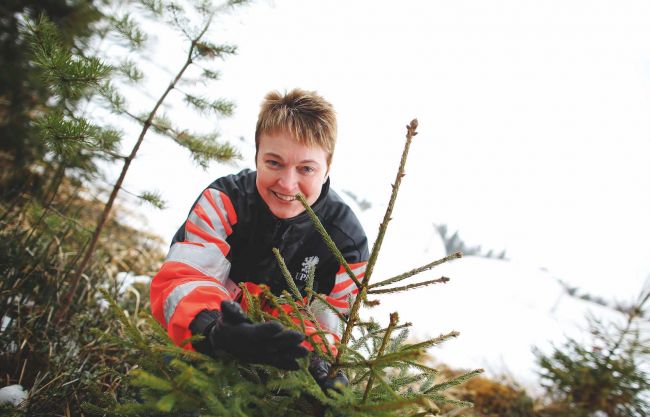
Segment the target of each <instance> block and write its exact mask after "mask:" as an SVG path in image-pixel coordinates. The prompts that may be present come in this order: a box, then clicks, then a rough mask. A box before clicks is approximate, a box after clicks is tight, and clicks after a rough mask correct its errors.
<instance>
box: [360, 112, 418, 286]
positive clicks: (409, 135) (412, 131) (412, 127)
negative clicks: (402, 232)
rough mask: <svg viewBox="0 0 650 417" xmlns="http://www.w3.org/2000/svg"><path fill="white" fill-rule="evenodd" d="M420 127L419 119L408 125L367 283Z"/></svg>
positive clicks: (369, 266) (367, 272) (365, 279)
mask: <svg viewBox="0 0 650 417" xmlns="http://www.w3.org/2000/svg"><path fill="white" fill-rule="evenodd" d="M417 127H418V120H417V119H413V120H411V123H409V125H408V126H406V143H405V144H404V150H403V151H402V158H401V159H400V163H399V169H398V170H397V175H396V176H395V182H394V183H393V186H392V187H393V192H392V193H391V195H390V200H389V201H388V207H386V213H385V214H384V220H383V221H382V222H381V224H380V225H379V233H378V234H377V239H376V240H375V243H374V245H373V246H372V252H371V253H370V259H369V260H368V265H367V266H366V275H365V276H364V278H363V280H364V282H365V283H368V282H369V281H370V277H371V276H372V271H373V269H374V267H375V263H376V262H377V256H378V255H379V250H380V249H381V245H382V243H383V241H384V235H385V234H386V229H387V228H388V222H390V219H391V215H392V214H393V208H394V207H395V200H396V199H397V193H398V191H399V187H400V184H401V183H402V178H403V177H404V175H405V174H404V167H405V166H406V158H407V156H408V153H409V148H410V147H411V141H412V140H413V137H414V136H415V135H417V134H418V133H417V132H416V129H417Z"/></svg>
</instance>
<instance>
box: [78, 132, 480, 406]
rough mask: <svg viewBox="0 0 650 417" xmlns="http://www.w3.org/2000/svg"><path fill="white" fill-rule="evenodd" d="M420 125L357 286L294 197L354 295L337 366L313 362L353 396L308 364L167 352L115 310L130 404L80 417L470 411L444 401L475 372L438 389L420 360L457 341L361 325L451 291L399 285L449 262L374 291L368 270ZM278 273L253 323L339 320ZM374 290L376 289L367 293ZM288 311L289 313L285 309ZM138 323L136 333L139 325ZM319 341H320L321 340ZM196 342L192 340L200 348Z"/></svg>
mask: <svg viewBox="0 0 650 417" xmlns="http://www.w3.org/2000/svg"><path fill="white" fill-rule="evenodd" d="M416 128H417V121H416V120H413V121H412V122H411V123H410V124H409V125H408V126H407V135H406V144H405V146H404V151H403V154H402V158H401V161H400V165H399V169H398V172H397V176H396V178H395V182H394V184H393V186H392V193H391V196H390V200H389V203H388V208H387V210H386V213H385V215H384V219H383V222H382V223H381V225H380V228H379V233H378V236H377V239H376V241H375V244H374V246H373V249H372V252H371V255H370V259H369V262H368V265H367V268H366V274H365V276H364V278H363V279H362V281H361V282H359V281H358V280H357V278H356V277H355V276H354V274H353V273H352V271H351V270H350V268H349V266H348V265H347V263H346V261H345V259H343V257H342V256H341V254H340V252H339V250H338V249H337V248H336V246H335V245H334V243H333V242H332V240H331V238H330V237H329V235H328V234H327V232H326V231H325V229H324V228H323V226H322V225H321V224H320V221H319V219H318V218H317V216H316V215H315V214H314V212H313V211H312V210H311V208H310V207H309V205H308V204H307V202H306V201H305V199H304V198H303V196H302V195H300V194H298V195H297V198H299V199H300V201H301V202H302V204H303V206H304V207H305V209H306V210H307V212H308V213H309V215H310V217H311V219H312V221H313V223H314V227H316V228H317V230H318V231H319V232H320V234H321V235H322V237H323V239H324V240H325V242H326V243H327V245H328V247H329V248H330V250H331V251H332V252H333V253H334V255H335V256H336V257H337V258H338V259H339V261H340V263H341V264H342V265H344V267H345V268H346V269H347V271H348V274H349V276H350V277H351V278H352V279H353V280H354V281H355V282H356V283H357V285H358V287H359V288H360V291H359V294H358V296H357V297H356V298H355V299H354V301H353V304H352V307H351V311H350V314H349V316H348V317H341V318H342V319H343V322H344V323H345V328H344V329H342V330H343V337H342V339H341V342H340V345H339V349H338V354H337V355H336V356H333V355H332V353H331V352H330V351H328V349H329V348H328V347H327V346H325V347H322V346H321V345H320V344H319V343H317V340H312V345H313V346H315V349H316V350H317V351H318V354H319V355H322V356H324V357H325V358H327V359H328V360H329V361H330V362H331V363H333V364H334V366H333V367H332V370H331V372H332V373H335V372H337V370H339V369H342V370H344V372H346V373H347V375H348V377H349V379H350V386H349V387H347V388H343V389H341V391H340V392H335V391H332V390H329V391H328V392H327V393H324V392H322V390H321V388H320V387H319V386H318V384H317V383H316V381H315V380H314V379H313V378H312V376H311V375H310V373H309V371H308V369H307V359H303V360H301V361H302V369H300V370H298V371H294V372H286V371H280V370H277V369H275V368H273V367H269V366H265V365H250V364H245V363H240V362H237V361H236V360H235V359H234V358H232V357H227V355H226V354H224V356H223V357H222V358H219V359H217V360H215V359H212V358H210V357H207V356H204V355H202V354H199V353H196V352H191V351H187V350H183V349H181V348H179V347H177V346H175V345H173V344H172V343H171V341H170V340H169V339H168V337H167V336H166V333H165V331H164V330H163V329H162V328H161V327H160V325H158V324H157V323H156V322H155V320H153V319H152V318H151V317H147V320H146V324H143V323H142V322H141V321H140V322H138V321H137V318H135V317H131V318H129V317H128V316H127V315H125V314H124V313H123V312H122V311H121V309H120V307H119V306H118V305H117V304H115V303H114V302H111V305H112V309H113V312H114V314H115V315H116V317H117V318H118V319H119V320H120V321H121V323H122V326H123V335H120V336H106V339H105V340H112V341H113V342H114V343H118V342H120V341H122V343H124V342H123V340H128V345H129V348H130V349H131V352H132V354H133V359H132V360H133V361H135V362H137V368H134V369H133V370H132V371H131V376H132V379H131V384H132V387H133V390H132V391H131V395H133V396H134V397H135V398H133V399H132V400H131V401H125V399H124V398H122V399H115V398H108V397H107V398H106V402H105V403H104V404H103V405H102V406H93V405H87V407H86V410H87V411H89V412H93V413H94V414H96V415H104V414H106V413H108V414H109V415H115V416H118V415H132V416H136V415H192V416H199V415H200V416H241V417H244V416H350V417H353V416H354V417H357V416H359V417H360V416H425V415H436V414H438V413H439V411H440V409H439V405H442V404H445V405H448V404H452V405H455V406H457V407H468V406H471V403H467V402H463V401H457V400H454V399H452V398H450V397H449V396H448V395H446V393H445V392H446V391H447V390H448V389H449V388H451V387H454V386H457V385H459V384H461V383H463V382H464V381H467V380H468V379H470V378H472V377H473V376H475V375H477V374H479V373H480V372H482V370H480V369H479V370H474V371H471V372H466V373H464V374H462V375H459V376H456V377H453V378H451V379H447V380H440V378H439V375H438V372H437V371H436V369H433V368H430V367H428V366H425V365H423V364H422V363H421V362H422V359H423V358H424V356H425V352H426V349H427V348H428V347H431V346H434V345H437V344H440V343H442V342H444V341H446V340H448V339H450V338H453V337H456V336H458V333H457V332H455V331H453V332H450V333H447V334H442V335H440V336H438V337H436V338H433V339H430V340H425V341H423V342H419V343H409V342H407V339H408V335H409V326H410V323H400V321H399V316H398V313H397V312H395V313H392V314H391V315H390V320H389V324H388V326H387V327H381V326H380V325H379V324H378V323H377V322H375V321H374V320H371V321H369V322H363V321H361V320H360V318H359V310H360V308H361V306H362V305H363V304H366V305H373V304H376V301H372V300H369V299H368V296H370V295H372V294H379V293H390V292H397V291H406V290H414V289H416V288H419V287H423V286H426V285H430V284H435V283H442V282H447V281H448V278H446V277H441V278H439V279H435V280H429V281H423V282H416V283H412V284H408V285H400V286H398V285H397V284H398V283H400V282H402V281H405V280H407V279H409V278H411V277H413V276H414V275H416V274H418V273H420V272H423V271H427V270H430V269H431V268H433V267H435V266H436V265H440V264H442V263H444V262H447V261H450V260H452V259H456V258H459V257H460V256H461V254H460V253H454V254H452V255H450V256H447V257H445V258H442V259H439V260H436V261H434V262H431V263H429V264H427V265H424V266H421V267H419V268H415V269H413V270H411V271H408V272H405V273H403V274H400V275H398V276H395V277H392V278H388V279H384V280H380V281H374V282H372V276H373V268H374V266H375V263H376V261H377V259H378V256H379V251H380V248H381V245H382V242H383V239H384V235H385V233H386V229H387V227H388V223H389V221H390V219H391V216H392V211H393V207H394V204H395V200H396V198H397V193H398V190H399V187H400V183H401V180H402V178H403V177H404V169H405V163H406V157H407V155H408V151H409V148H410V145H411V141H412V139H413V138H414V137H415V135H416V134H417V132H416ZM274 253H275V255H276V257H277V260H278V263H279V265H280V267H281V268H282V269H283V271H284V275H285V278H286V280H287V284H288V287H289V288H290V289H291V291H289V292H286V291H285V293H284V294H282V295H281V296H279V297H278V296H275V295H273V294H271V293H270V291H269V290H268V289H265V291H264V292H263V293H262V295H261V296H256V297H253V296H251V294H250V293H247V292H246V290H245V287H244V286H242V289H243V290H244V294H245V295H244V296H245V297H246V298H247V303H248V305H249V306H250V307H249V315H250V317H251V319H252V320H254V321H258V322H259V321H265V320H279V321H281V322H282V323H283V324H284V325H285V326H287V327H290V328H293V329H296V330H299V331H300V330H301V329H302V327H303V326H304V323H305V321H307V320H309V321H311V322H313V323H315V324H317V323H318V322H317V320H315V318H314V312H315V310H316V309H320V308H328V309H331V310H332V312H333V314H337V315H340V313H338V312H337V310H336V309H335V308H334V307H333V306H331V305H330V304H329V303H328V302H327V300H325V298H323V297H322V296H321V295H319V294H316V293H314V292H313V291H312V289H311V288H312V284H313V280H314V274H315V270H313V269H312V270H311V271H310V273H309V277H308V278H307V282H308V284H307V296H306V297H303V296H302V295H301V293H300V291H299V290H298V288H297V286H296V285H295V283H294V282H293V279H292V277H291V276H290V274H289V272H288V271H287V269H286V267H285V266H284V260H283V259H282V254H280V253H279V251H277V250H274ZM371 282H372V283H371ZM261 303H270V304H271V305H272V306H276V307H278V310H279V312H280V315H279V317H277V318H276V317H271V316H269V315H268V314H266V313H265V312H263V311H262V309H261V308H260V305H261ZM287 304H288V305H289V306H290V307H291V308H287V309H286V310H288V311H289V313H286V312H285V311H286V310H284V309H282V308H281V306H282V305H287ZM138 323H140V324H138ZM318 334H320V336H322V338H323V339H324V335H323V334H322V331H321V332H317V333H316V334H314V335H312V336H311V337H316V336H317V335H318ZM197 337H200V336H195V337H194V338H193V339H196V338H197Z"/></svg>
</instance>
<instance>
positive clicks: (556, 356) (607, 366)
mask: <svg viewBox="0 0 650 417" xmlns="http://www.w3.org/2000/svg"><path fill="white" fill-rule="evenodd" d="M649 298H650V291H649V290H645V291H644V292H643V293H642V295H641V296H640V298H639V300H638V302H637V303H635V304H634V305H633V306H631V307H628V308H620V311H621V312H622V313H624V315H625V320H624V322H623V324H622V325H621V324H617V323H604V322H602V321H600V320H596V319H595V318H591V319H590V320H589V332H590V334H591V340H590V342H589V343H586V344H585V343H581V342H580V341H577V340H575V339H569V340H567V341H566V342H565V343H564V344H563V345H562V346H560V347H556V348H554V349H553V352H552V353H551V354H550V355H548V356H547V355H545V354H543V353H541V352H539V351H538V352H537V353H536V355H537V360H538V363H539V365H540V367H541V377H542V379H543V381H544V382H543V386H544V388H545V389H546V391H547V392H548V394H549V395H550V397H551V399H552V403H551V404H550V405H549V406H548V407H547V408H546V409H545V411H544V415H547V416H559V415H561V416H569V417H588V416H592V415H594V413H604V415H607V416H609V417H623V416H626V417H641V416H647V415H648V414H649V413H650V402H649V399H648V398H649V397H648V395H649V394H650V375H649V374H648V369H647V366H644V363H645V364H646V365H647V363H648V359H649V358H650V338H649V337H648V333H647V332H648V323H649V316H648V310H647V302H648V299H649Z"/></svg>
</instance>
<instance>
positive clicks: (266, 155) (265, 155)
mask: <svg viewBox="0 0 650 417" xmlns="http://www.w3.org/2000/svg"><path fill="white" fill-rule="evenodd" d="M264 157H265V158H268V157H271V158H275V159H279V160H281V161H282V160H283V159H282V157H281V156H280V155H278V154H277V153H274V152H266V153H265V154H264Z"/></svg>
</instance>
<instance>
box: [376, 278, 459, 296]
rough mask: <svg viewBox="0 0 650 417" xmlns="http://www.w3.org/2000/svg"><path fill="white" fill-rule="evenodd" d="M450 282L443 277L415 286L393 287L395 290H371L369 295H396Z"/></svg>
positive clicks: (418, 283)
mask: <svg viewBox="0 0 650 417" xmlns="http://www.w3.org/2000/svg"><path fill="white" fill-rule="evenodd" d="M447 282H449V278H447V277H441V278H438V279H432V280H430V281H424V282H417V283H415V284H409V285H405V286H403V287H393V288H385V289H383V290H370V291H368V294H387V293H396V292H400V291H407V290H411V289H413V288H419V287H425V286H428V285H431V284H444V283H447Z"/></svg>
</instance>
